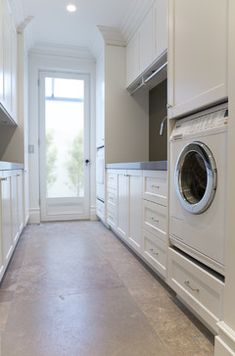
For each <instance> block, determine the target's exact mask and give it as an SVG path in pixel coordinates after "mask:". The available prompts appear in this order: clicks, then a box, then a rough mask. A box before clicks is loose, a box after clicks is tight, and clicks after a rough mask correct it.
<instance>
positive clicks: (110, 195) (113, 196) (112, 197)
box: [107, 188, 117, 206]
mask: <svg viewBox="0 0 235 356" xmlns="http://www.w3.org/2000/svg"><path fill="white" fill-rule="evenodd" d="M107 203H108V204H110V205H115V206H116V205H117V191H115V190H114V189H110V188H109V189H108V190H107Z"/></svg>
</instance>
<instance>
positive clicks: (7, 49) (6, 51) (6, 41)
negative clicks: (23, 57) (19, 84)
mask: <svg viewBox="0 0 235 356" xmlns="http://www.w3.org/2000/svg"><path fill="white" fill-rule="evenodd" d="M3 6H4V9H3V14H4V17H3V55H4V58H3V63H4V73H3V80H4V85H3V88H4V94H3V104H4V106H5V108H6V110H7V111H8V113H9V114H11V109H12V96H11V94H12V35H11V27H12V23H11V15H10V9H9V5H8V2H7V0H4V1H3Z"/></svg>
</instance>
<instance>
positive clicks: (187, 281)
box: [168, 248, 224, 331]
mask: <svg viewBox="0 0 235 356" xmlns="http://www.w3.org/2000/svg"><path fill="white" fill-rule="evenodd" d="M168 256H169V284H170V286H171V287H172V288H173V289H174V290H175V292H176V293H177V294H178V295H179V296H180V297H181V298H182V299H183V300H184V301H185V302H186V303H187V304H188V305H189V306H190V307H191V308H192V309H193V310H194V311H195V312H196V313H197V314H198V315H199V316H200V317H201V318H202V319H203V320H204V321H205V322H206V323H207V324H208V326H209V327H211V328H212V329H213V330H214V331H216V323H217V322H218V321H219V320H220V318H221V316H222V298H223V289H224V283H223V282H222V281H221V280H219V279H218V278H216V277H215V276H214V275H212V274H210V273H209V272H207V271H206V270H205V269H203V268H201V267H199V266H198V265H197V264H195V263H194V262H192V261H191V260H189V259H188V258H186V257H184V256H183V255H181V254H180V253H178V252H176V251H175V250H173V249H172V248H169V254H168Z"/></svg>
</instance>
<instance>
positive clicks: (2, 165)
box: [0, 161, 24, 171]
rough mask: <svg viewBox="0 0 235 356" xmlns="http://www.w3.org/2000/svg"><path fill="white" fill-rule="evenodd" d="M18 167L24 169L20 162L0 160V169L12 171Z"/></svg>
mask: <svg viewBox="0 0 235 356" xmlns="http://www.w3.org/2000/svg"><path fill="white" fill-rule="evenodd" d="M18 169H24V165H23V164H22V163H13V162H4V161H0V171H12V170H18Z"/></svg>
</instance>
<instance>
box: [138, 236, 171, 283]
mask: <svg viewBox="0 0 235 356" xmlns="http://www.w3.org/2000/svg"><path fill="white" fill-rule="evenodd" d="M143 257H144V258H145V259H146V261H148V263H149V264H150V265H151V266H153V268H154V269H155V270H156V271H157V272H159V273H160V274H161V275H162V276H163V277H164V278H165V277H166V265H167V246H166V242H165V241H162V240H161V239H159V238H158V237H157V236H155V235H153V234H152V233H151V232H149V231H146V230H143Z"/></svg>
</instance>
